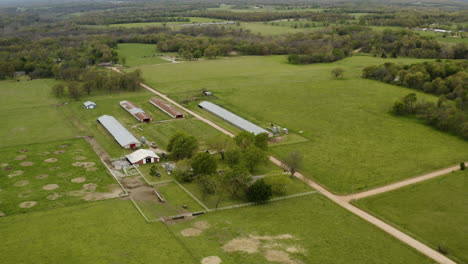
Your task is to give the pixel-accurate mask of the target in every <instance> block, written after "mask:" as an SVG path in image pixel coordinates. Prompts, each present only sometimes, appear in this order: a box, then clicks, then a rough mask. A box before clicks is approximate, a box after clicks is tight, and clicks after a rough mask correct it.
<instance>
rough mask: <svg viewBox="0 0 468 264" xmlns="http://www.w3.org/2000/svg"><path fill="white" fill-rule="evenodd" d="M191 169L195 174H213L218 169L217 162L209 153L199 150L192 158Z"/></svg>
mask: <svg viewBox="0 0 468 264" xmlns="http://www.w3.org/2000/svg"><path fill="white" fill-rule="evenodd" d="M192 169H193V173H195V175H208V174H215V173H216V170H217V169H218V164H217V162H216V159H215V158H214V157H213V156H212V155H211V154H210V153H208V152H200V153H197V154H196V155H195V156H194V157H193V159H192Z"/></svg>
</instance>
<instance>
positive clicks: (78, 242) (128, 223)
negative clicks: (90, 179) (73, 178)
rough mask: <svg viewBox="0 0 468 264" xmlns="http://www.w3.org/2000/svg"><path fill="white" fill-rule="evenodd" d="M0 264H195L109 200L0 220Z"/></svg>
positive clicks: (169, 239) (160, 230) (166, 234)
mask: <svg viewBox="0 0 468 264" xmlns="http://www.w3.org/2000/svg"><path fill="white" fill-rule="evenodd" d="M0 234H2V239H3V242H2V247H1V248H0V263H64V261H65V262H67V263H168V264H169V263H185V264H188V263H190V264H192V263H197V261H195V260H194V258H193V256H192V255H191V254H190V252H189V251H187V250H186V248H185V247H184V245H182V244H181V243H180V242H179V241H178V240H177V238H175V237H174V236H173V234H172V233H171V232H170V231H169V230H168V229H167V228H166V227H165V226H164V224H162V223H153V224H147V223H145V221H144V219H143V217H141V215H140V214H139V213H138V211H137V210H136V209H135V208H134V207H133V205H132V204H131V202H130V201H123V200H110V201H102V202H93V203H91V204H86V205H79V206H70V207H66V208H60V209H54V210H48V211H42V212H36V213H30V214H25V215H16V216H10V217H4V218H0Z"/></svg>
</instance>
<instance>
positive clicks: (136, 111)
mask: <svg viewBox="0 0 468 264" xmlns="http://www.w3.org/2000/svg"><path fill="white" fill-rule="evenodd" d="M120 105H121V106H122V107H123V108H124V109H125V110H127V111H128V112H129V113H130V114H132V115H133V116H134V117H135V118H136V119H138V120H140V121H143V120H144V119H151V116H150V115H148V114H147V113H146V112H145V111H143V109H141V108H139V107H138V106H136V105H135V104H133V103H132V102H129V101H121V102H120Z"/></svg>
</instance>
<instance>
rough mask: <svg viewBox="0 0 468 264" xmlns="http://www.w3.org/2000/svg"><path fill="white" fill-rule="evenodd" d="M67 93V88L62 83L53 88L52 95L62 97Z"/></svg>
mask: <svg viewBox="0 0 468 264" xmlns="http://www.w3.org/2000/svg"><path fill="white" fill-rule="evenodd" d="M64 92H65V86H64V85H63V84H61V83H59V84H56V85H54V86H52V93H53V94H54V95H55V97H62V96H63V94H64Z"/></svg>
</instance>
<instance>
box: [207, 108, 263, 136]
mask: <svg viewBox="0 0 468 264" xmlns="http://www.w3.org/2000/svg"><path fill="white" fill-rule="evenodd" d="M198 106H199V107H201V108H203V109H205V110H207V111H209V112H211V113H212V114H215V115H217V116H219V117H221V118H222V119H224V120H226V121H228V122H229V123H231V124H233V125H235V126H237V127H238V128H240V129H243V130H245V131H248V132H250V133H254V134H255V135H257V134H261V133H267V134H270V132H268V131H266V130H265V129H263V128H261V127H259V126H257V125H255V124H253V123H252V122H250V121H247V120H245V119H244V118H242V117H240V116H238V115H236V114H234V113H232V112H229V111H228V110H226V109H224V108H222V107H220V106H218V105H215V104H213V103H211V102H207V101H203V102H201V103H200V104H198Z"/></svg>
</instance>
